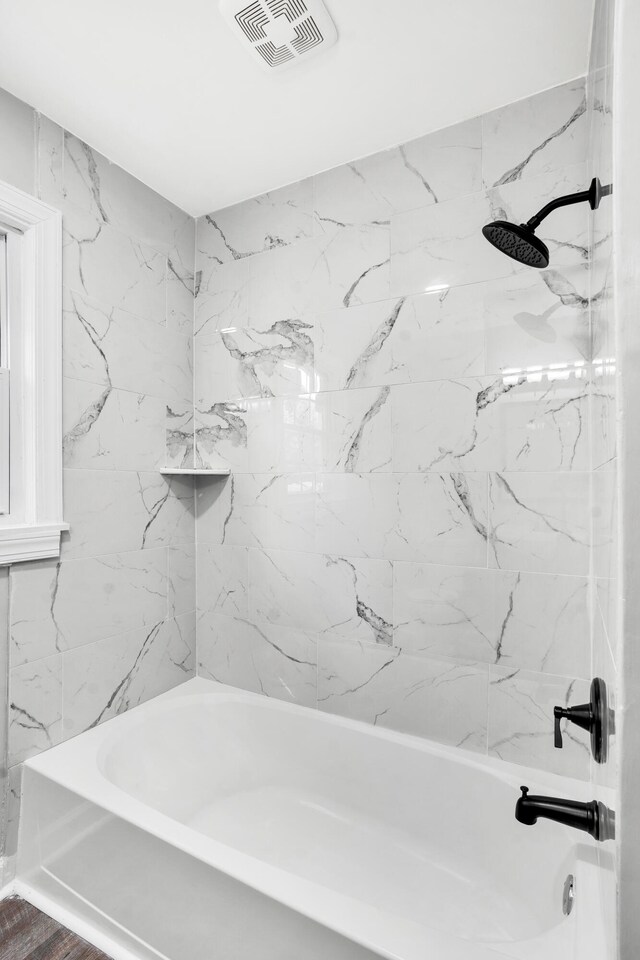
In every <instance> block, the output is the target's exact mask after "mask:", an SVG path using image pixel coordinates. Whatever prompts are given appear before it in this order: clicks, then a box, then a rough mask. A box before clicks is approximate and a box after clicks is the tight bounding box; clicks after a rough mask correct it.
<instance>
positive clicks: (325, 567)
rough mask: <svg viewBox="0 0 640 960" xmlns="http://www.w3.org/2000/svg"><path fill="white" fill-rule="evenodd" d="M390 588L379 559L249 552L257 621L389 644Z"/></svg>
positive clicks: (253, 615)
mask: <svg viewBox="0 0 640 960" xmlns="http://www.w3.org/2000/svg"><path fill="white" fill-rule="evenodd" d="M381 585H386V586H384V587H383V589H381ZM391 589H392V581H391V567H390V565H389V564H388V563H387V562H385V561H382V560H366V559H361V558H349V557H336V556H324V555H322V554H317V553H296V552H293V551H284V550H283V551H274V550H255V549H254V550H250V551H249V616H250V618H251V619H252V620H253V621H255V622H256V623H264V622H268V623H273V624H279V625H281V626H284V627H291V628H295V629H301V630H305V631H309V632H311V633H337V634H338V635H341V636H346V637H354V636H355V637H364V638H365V639H367V640H369V641H373V642H375V643H382V644H383V645H384V646H388V645H390V643H391V630H392V627H391V617H392V601H391Z"/></svg>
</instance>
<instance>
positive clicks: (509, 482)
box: [489, 473, 590, 575]
mask: <svg viewBox="0 0 640 960" xmlns="http://www.w3.org/2000/svg"><path fill="white" fill-rule="evenodd" d="M589 545H590V529H589V475H588V474H587V473H573V474H534V473H532V474H527V473H521V474H515V473H511V474H492V476H491V477H490V479H489V563H490V565H491V566H495V567H502V568H503V569H511V570H534V571H539V572H547V573H569V574H578V575H586V574H587V573H588V572H589Z"/></svg>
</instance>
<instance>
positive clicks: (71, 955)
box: [0, 897, 109, 960]
mask: <svg viewBox="0 0 640 960" xmlns="http://www.w3.org/2000/svg"><path fill="white" fill-rule="evenodd" d="M0 960H109V958H108V957H106V956H105V955H104V953H101V952H100V951H99V950H97V949H96V948H95V947H92V946H91V944H89V943H86V942H85V941H84V940H81V939H80V937H77V936H76V935H75V933H71V931H69V930H67V929H65V927H61V926H60V924H59V923H56V921H55V920H52V919H51V917H47V916H46V915H45V914H44V913H40V911H39V910H36V908H35V907H32V906H31V904H30V903H27V902H26V900H21V899H20V898H19V897H7V899H6V900H2V901H0Z"/></svg>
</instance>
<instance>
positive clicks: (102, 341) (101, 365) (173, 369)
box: [63, 290, 193, 403]
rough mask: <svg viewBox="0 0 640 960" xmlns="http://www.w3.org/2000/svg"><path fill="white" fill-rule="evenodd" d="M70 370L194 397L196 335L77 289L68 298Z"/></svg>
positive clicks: (73, 374)
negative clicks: (108, 304) (193, 341)
mask: <svg viewBox="0 0 640 960" xmlns="http://www.w3.org/2000/svg"><path fill="white" fill-rule="evenodd" d="M63 311H64V312H63V323H64V350H63V365H64V373H65V376H67V377H69V378H72V379H75V380H87V381H90V382H91V383H100V384H105V385H109V386H111V387H114V388H120V389H122V390H129V391H132V392H134V393H142V394H146V395H151V396H154V397H161V398H162V399H163V400H166V401H167V403H172V402H176V401H178V402H180V401H184V400H186V399H189V400H190V398H191V395H192V390H193V387H192V381H193V371H192V368H191V339H190V337H187V336H186V334H185V333H184V332H181V331H176V330H174V329H170V328H168V327H164V326H162V327H160V328H159V327H158V324H157V323H156V322H155V321H153V320H145V319H144V318H140V317H132V316H131V315H130V314H128V313H124V312H123V311H121V310H118V309H117V308H115V307H103V306H101V305H100V304H99V303H97V302H95V301H92V300H90V299H88V298H87V297H85V296H83V295H82V294H80V293H77V292H75V291H72V290H65V291H64V301H63Z"/></svg>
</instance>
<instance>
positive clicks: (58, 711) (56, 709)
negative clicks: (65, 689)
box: [9, 656, 62, 766]
mask: <svg viewBox="0 0 640 960" xmlns="http://www.w3.org/2000/svg"><path fill="white" fill-rule="evenodd" d="M9 689H10V703H9V764H10V765H11V766H13V764H16V763H21V762H22V761H23V760H27V759H28V758H29V757H32V756H34V754H37V753H41V751H42V750H46V749H47V748H48V747H54V746H55V745H56V743H59V742H60V740H61V739H62V662H61V659H60V657H57V656H52V657H47V658H46V659H44V660H39V661H38V662H37V663H27V664H24V665H23V666H19V667H14V668H13V669H12V670H11V674H10V678H9Z"/></svg>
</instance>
